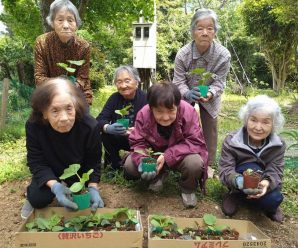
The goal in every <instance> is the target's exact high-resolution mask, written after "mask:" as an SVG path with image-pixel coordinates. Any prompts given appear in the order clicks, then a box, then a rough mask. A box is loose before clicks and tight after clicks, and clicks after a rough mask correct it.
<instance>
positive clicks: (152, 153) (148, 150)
mask: <svg viewBox="0 0 298 248" xmlns="http://www.w3.org/2000/svg"><path fill="white" fill-rule="evenodd" d="M134 152H136V153H139V154H141V155H144V156H146V157H153V156H159V155H162V154H163V152H155V151H153V149H152V148H151V147H149V148H145V149H143V150H135V151H134Z"/></svg>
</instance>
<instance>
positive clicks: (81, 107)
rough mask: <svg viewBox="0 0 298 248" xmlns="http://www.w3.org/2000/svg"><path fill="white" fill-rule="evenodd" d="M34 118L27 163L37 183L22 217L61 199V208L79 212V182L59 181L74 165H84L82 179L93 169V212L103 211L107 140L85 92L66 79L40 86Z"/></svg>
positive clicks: (31, 187)
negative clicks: (73, 192) (74, 192)
mask: <svg viewBox="0 0 298 248" xmlns="http://www.w3.org/2000/svg"><path fill="white" fill-rule="evenodd" d="M31 106H32V113H31V116H30V118H29V120H28V121H27V123H26V147H27V164H28V167H29V169H30V172H31V173H32V181H31V183H30V185H29V186H28V188H27V201H26V202H25V204H24V206H23V208H22V210H21V217H22V218H23V219H25V218H27V217H28V216H29V215H30V213H31V212H32V210H33V208H44V207H46V206H47V205H49V204H50V203H51V202H52V201H53V199H54V198H55V197H56V198H57V200H58V202H59V203H60V205H62V206H64V207H67V208H69V209H77V207H78V206H77V204H76V203H74V202H73V201H72V200H71V198H70V190H69V188H68V186H70V185H71V184H72V183H74V182H76V181H77V179H75V178H74V177H71V178H69V179H68V180H66V181H65V183H66V185H65V184H63V183H61V182H60V180H59V177H60V176H61V175H62V174H63V171H64V169H65V168H67V167H68V166H69V165H71V164H80V165H81V169H80V170H79V171H78V173H79V175H80V176H82V174H83V173H85V172H87V171H89V170H90V169H93V172H92V173H91V175H90V178H89V181H88V182H87V185H86V186H88V190H89V192H90V195H91V202H90V207H91V208H92V209H93V210H96V208H97V207H103V201H102V199H101V197H100V194H99V191H98V182H99V180H100V160H101V139H100V130H99V125H98V123H97V121H96V120H95V119H94V118H93V117H91V116H90V115H89V114H88V112H89V111H88V105H87V102H86V100H85V98H84V96H83V94H82V92H81V91H80V90H79V89H78V88H76V87H75V86H74V85H73V84H72V83H71V82H70V81H68V80H67V79H64V78H51V79H49V80H48V81H47V82H45V83H43V84H42V85H40V86H38V87H37V88H36V90H35V91H34V93H33V95H32V99H31Z"/></svg>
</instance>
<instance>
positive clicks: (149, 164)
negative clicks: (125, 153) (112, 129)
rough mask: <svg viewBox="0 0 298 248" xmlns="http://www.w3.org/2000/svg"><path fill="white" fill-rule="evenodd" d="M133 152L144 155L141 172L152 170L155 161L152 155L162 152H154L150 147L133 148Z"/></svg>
mask: <svg viewBox="0 0 298 248" xmlns="http://www.w3.org/2000/svg"><path fill="white" fill-rule="evenodd" d="M135 152H137V153H139V154H141V155H144V156H145V157H144V158H142V162H141V163H142V171H143V172H152V171H155V170H156V166H157V161H156V158H154V156H159V155H162V154H163V153H162V152H154V151H153V150H152V148H151V147H150V148H147V149H145V150H135Z"/></svg>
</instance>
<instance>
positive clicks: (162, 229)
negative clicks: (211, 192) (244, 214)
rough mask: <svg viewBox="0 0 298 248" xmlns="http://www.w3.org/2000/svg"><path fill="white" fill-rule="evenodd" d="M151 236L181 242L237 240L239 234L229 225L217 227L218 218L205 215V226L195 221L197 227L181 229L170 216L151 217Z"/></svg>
mask: <svg viewBox="0 0 298 248" xmlns="http://www.w3.org/2000/svg"><path fill="white" fill-rule="evenodd" d="M149 221H150V234H151V236H152V238H153V239H179V240H219V239H221V240H237V239H238V238H239V232H238V231H236V230H235V229H231V228H230V227H229V226H227V225H216V217H215V216H213V215H212V214H204V217H203V225H202V226H200V225H199V223H198V222H197V221H195V223H194V224H195V226H193V227H184V228H179V227H178V226H177V223H176V222H175V221H174V219H172V218H171V217H168V216H160V215H152V216H150V219H149Z"/></svg>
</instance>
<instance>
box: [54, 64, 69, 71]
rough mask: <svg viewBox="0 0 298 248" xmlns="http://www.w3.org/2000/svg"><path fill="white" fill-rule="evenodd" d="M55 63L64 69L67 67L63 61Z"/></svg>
mask: <svg viewBox="0 0 298 248" xmlns="http://www.w3.org/2000/svg"><path fill="white" fill-rule="evenodd" d="M56 65H58V66H59V67H62V68H63V69H65V70H66V68H68V65H67V64H65V63H57V64H56Z"/></svg>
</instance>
